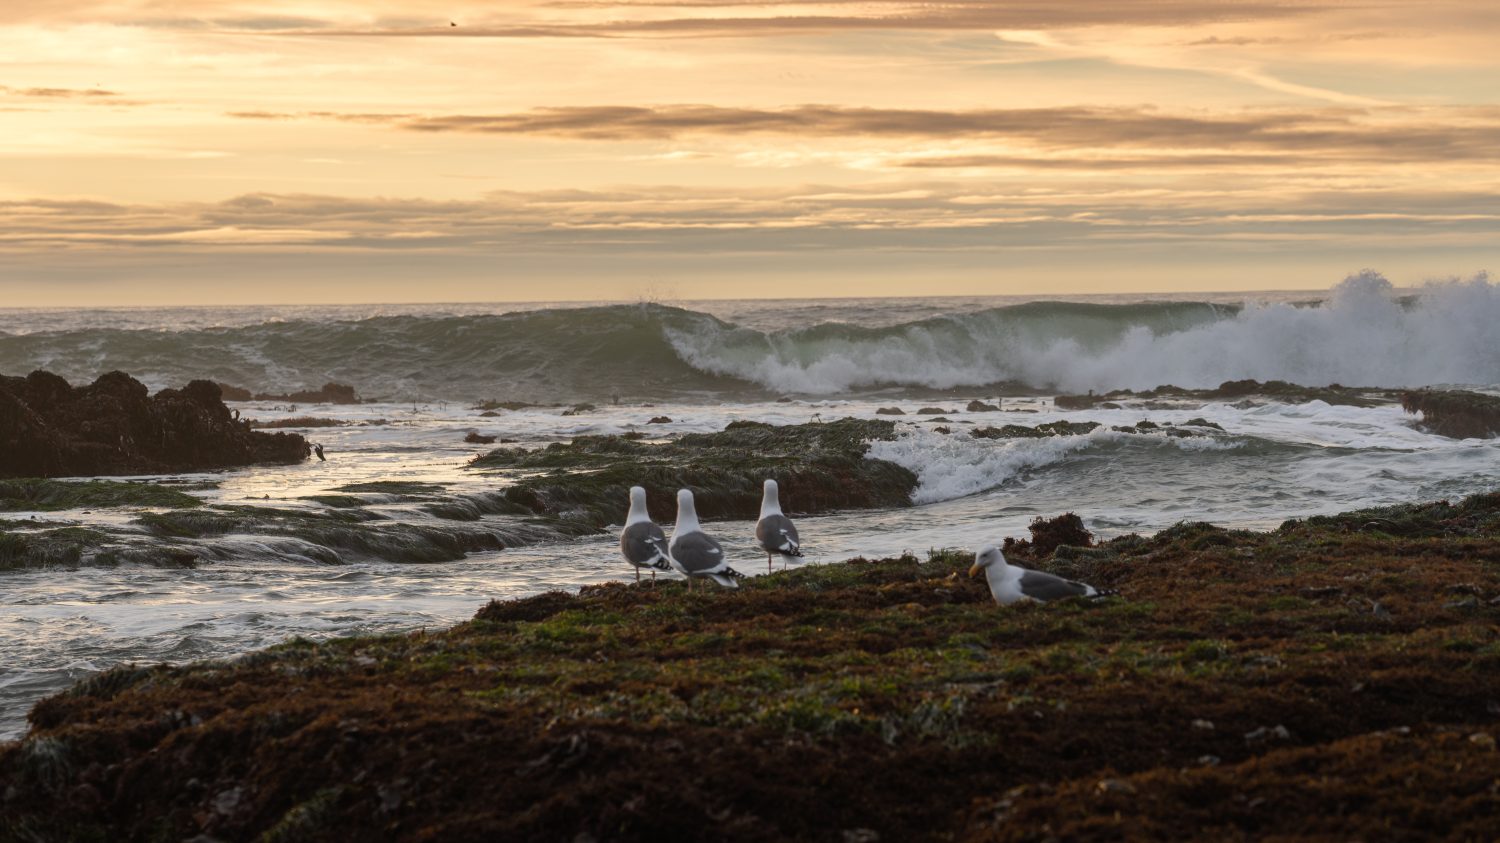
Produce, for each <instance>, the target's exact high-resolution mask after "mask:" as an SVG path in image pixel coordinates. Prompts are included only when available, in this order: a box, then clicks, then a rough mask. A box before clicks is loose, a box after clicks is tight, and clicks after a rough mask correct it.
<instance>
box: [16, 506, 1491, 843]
mask: <svg viewBox="0 0 1500 843" xmlns="http://www.w3.org/2000/svg"><path fill="white" fill-rule="evenodd" d="M1034 549H1035V548H1033V550H1034ZM1063 551H1064V548H1063V547H1059V548H1058V549H1057V551H1056V554H1055V557H1056V558H1051V559H1040V560H1038V561H1037V562H1035V563H1034V564H1037V565H1040V566H1044V567H1045V566H1049V565H1054V564H1059V563H1060V562H1061V561H1064V560H1061V557H1063V555H1064V554H1063ZM1073 551H1076V549H1073ZM1093 551H1094V552H1091V553H1089V554H1088V555H1087V556H1086V557H1080V556H1079V555H1078V554H1077V553H1076V552H1070V553H1069V554H1068V558H1067V559H1066V560H1065V561H1066V563H1067V564H1069V565H1071V566H1074V567H1073V569H1072V570H1078V568H1077V566H1079V565H1085V566H1086V570H1084V571H1081V573H1086V574H1087V575H1088V576H1089V577H1091V578H1092V579H1093V581H1094V582H1096V583H1097V584H1098V585H1101V586H1106V587H1111V588H1118V589H1120V590H1122V591H1123V592H1125V595H1126V599H1110V600H1107V601H1103V602H1099V603H1080V602H1071V603H1062V604H1052V605H1047V606H1040V605H1037V606H1021V607H1012V608H1009V609H1000V608H998V607H996V606H995V605H994V604H993V603H991V602H990V600H989V597H988V594H987V592H986V591H985V589H984V587H983V585H982V584H981V583H980V582H978V581H975V580H969V579H968V578H966V577H964V576H962V571H963V570H964V568H965V567H966V566H967V564H968V562H969V559H968V557H967V555H966V554H963V553H956V552H953V553H946V552H940V553H937V554H934V556H933V558H931V559H930V560H925V561H923V560H918V559H917V558H914V557H903V558H899V559H888V560H883V561H878V562H867V561H864V560H855V561H852V562H850V563H849V564H843V565H829V566H823V567H809V568H802V569H798V570H793V571H791V572H787V573H781V574H777V575H775V576H771V577H765V578H758V579H755V580H752V581H750V582H747V583H746V585H745V587H744V588H743V589H742V590H740V591H724V590H704V591H700V592H699V593H697V594H693V595H689V594H687V593H686V592H685V590H684V589H683V587H682V586H681V585H680V584H678V583H676V582H663V583H661V584H660V585H659V586H658V587H657V588H654V589H653V588H651V587H649V586H625V585H610V586H603V587H596V588H587V589H584V590H583V591H582V592H581V593H580V594H578V595H569V594H564V593H560V592H554V593H549V594H544V595H541V596H538V597H533V598H530V599H527V600H520V601H514V602H505V603H491V604H489V605H488V606H486V607H485V608H484V609H483V610H481V611H480V612H479V614H478V616H477V617H476V618H475V620H473V621H472V622H469V623H466V624H462V625H460V626H457V627H455V628H453V629H451V630H447V631H442V632H435V633H429V634H424V633H413V634H411V635H404V636H386V637H379V638H353V639H343V640H337V641H332V642H329V643H327V644H322V645H315V644H312V643H309V642H304V641H293V642H290V643H288V644H285V645H282V646H280V647H276V648H273V649H271V650H267V651H263V652H259V653H254V654H251V655H249V656H246V657H244V658H241V659H238V660H236V661H233V662H228V663H202V664H197V665H191V666H188V667H183V668H166V667H135V666H125V667H120V668H116V669H114V670H111V671H109V672H107V673H104V674H101V675H99V676H96V677H94V678H92V679H90V680H87V681H85V682H83V683H81V684H79V685H77V686H75V687H74V688H73V689H72V690H71V691H69V692H67V693H65V694H62V695H59V696H56V697H53V698H51V699H48V700H46V701H44V702H43V703H41V704H39V705H38V706H37V707H36V709H35V710H34V711H33V712H32V723H33V727H32V731H31V733H30V735H29V736H28V737H27V739H26V740H25V741H23V742H19V743H13V744H9V745H6V746H4V747H0V799H3V802H0V839H7V840H8V839H26V840H31V839H48V840H52V839H55V840H73V839H111V840H114V839H122V840H123V839H131V840H135V839H170V840H183V839H189V838H192V837H194V836H196V835H199V834H207V835H209V836H210V837H211V838H213V839H221V840H254V839H263V840H314V841H325V840H326V841H334V840H350V839H370V840H376V839H379V840H489V839H505V840H550V841H556V840H585V839H596V840H642V841H645V840H668V839H670V840H700V839H701V840H709V839H712V840H736V841H739V840H746V841H750V840H754V841H771V840H787V839H797V840H835V841H837V840H840V839H867V840H868V839H875V838H874V837H872V836H870V834H868V833H865V832H861V831H859V830H861V829H868V830H870V831H871V832H873V833H875V834H878V835H879V839H881V840H952V839H959V840H1005V841H1009V840H1042V839H1048V838H1054V839H1066V840H1119V839H1131V840H1135V839H1185V838H1190V837H1192V838H1197V839H1242V838H1246V837H1253V838H1265V837H1276V838H1278V839H1314V838H1316V839H1330V838H1337V839H1367V840H1376V839H1380V840H1388V839H1415V838H1418V837H1420V838H1423V839H1432V838H1442V839H1470V840H1481V839H1495V838H1496V837H1497V835H1500V791H1497V788H1496V786H1495V782H1496V781H1497V780H1500V752H1497V751H1496V748H1495V739H1496V737H1497V724H1496V718H1495V714H1494V713H1493V708H1494V705H1495V701H1496V700H1500V637H1497V633H1496V625H1497V621H1500V604H1497V603H1496V598H1497V597H1500V493H1492V494H1488V495H1481V496H1476V497H1473V498H1470V499H1468V500H1466V501H1464V502H1462V503H1460V504H1457V505H1450V504H1447V503H1437V504H1425V505H1418V506H1405V507H1390V508H1385V509H1379V510H1365V511H1361V512H1354V513H1349V514H1347V515H1342V516H1335V517H1326V518H1311V519H1307V520H1305V521H1291V522H1288V523H1287V524H1285V525H1283V526H1282V527H1281V528H1280V529H1278V530H1276V531H1273V532H1269V533H1250V532H1241V531H1226V530H1221V529H1218V528H1215V527H1213V526H1211V525H1208V524H1181V525H1178V526H1176V527H1174V528H1172V529H1169V530H1165V531H1163V532H1161V533H1159V534H1157V535H1156V536H1153V537H1149V538H1143V537H1139V536H1126V537H1122V538H1119V539H1115V540H1113V541H1110V542H1107V543H1105V544H1104V545H1103V546H1102V548H1098V549H1093ZM845 832H848V833H849V836H847V837H846V836H845Z"/></svg>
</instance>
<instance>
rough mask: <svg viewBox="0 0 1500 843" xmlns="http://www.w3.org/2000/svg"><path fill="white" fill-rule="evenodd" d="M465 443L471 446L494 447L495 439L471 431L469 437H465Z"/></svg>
mask: <svg viewBox="0 0 1500 843" xmlns="http://www.w3.org/2000/svg"><path fill="white" fill-rule="evenodd" d="M464 441H465V442H468V443H469V444H470V445H492V444H494V442H495V437H493V436H485V435H484V434H482V433H480V432H478V431H475V430H471V431H469V435H468V436H465V437H464Z"/></svg>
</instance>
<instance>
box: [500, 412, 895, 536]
mask: <svg viewBox="0 0 1500 843" xmlns="http://www.w3.org/2000/svg"><path fill="white" fill-rule="evenodd" d="M895 436H896V432H895V424H894V423H893V422H889V421H884V420H861V419H852V418H851V419H841V420H839V421H834V422H827V423H812V424H801V425H785V426H779V427H778V426H773V425H769V424H762V423H760V422H748V421H741V422H732V423H731V424H730V425H729V426H728V427H726V428H725V429H724V430H723V431H721V432H719V433H691V434H687V435H684V436H681V437H678V438H676V439H674V440H671V441H669V442H662V443H657V444H649V443H645V442H641V441H639V440H632V439H627V438H624V437H621V436H580V437H578V438H576V439H574V440H573V441H572V442H569V443H556V444H553V445H549V446H548V447H546V448H542V449H539V450H534V451H527V450H524V449H514V448H501V449H499V450H496V451H492V452H490V453H489V454H486V455H484V456H481V457H479V458H477V459H475V460H474V462H473V465H474V466H475V467H476V468H492V469H519V470H523V471H526V472H536V471H537V470H547V471H548V473H547V474H545V475H541V476H535V475H532V476H526V477H522V478H520V479H518V480H517V481H516V483H515V484H514V485H511V486H509V487H507V488H506V490H505V495H506V496H507V497H508V498H509V499H510V500H511V501H513V502H515V503H516V504H519V505H520V506H522V507H524V508H526V509H527V510H529V511H531V512H533V513H536V514H538V515H551V516H559V517H564V518H573V519H579V520H583V521H585V522H587V523H590V524H593V525H595V526H598V527H603V526H605V525H607V524H618V523H619V522H620V520H621V518H622V517H623V516H624V513H625V508H626V502H627V500H628V493H629V489H630V487H631V486H644V487H645V488H646V500H647V505H648V507H649V509H650V510H651V514H652V516H653V517H655V518H656V519H657V520H658V521H662V522H668V523H670V522H671V521H672V520H673V518H674V517H675V512H676V493H677V490H678V489H679V488H683V487H687V488H690V489H692V490H693V491H694V493H695V494H696V496H697V503H698V514H699V515H701V516H703V517H704V518H754V517H756V516H757V515H758V514H759V512H760V498H761V484H762V482H763V481H765V480H766V479H767V478H773V479H775V480H776V481H777V483H779V484H780V485H781V500H782V504H783V506H786V507H787V508H788V510H789V511H790V512H794V513H804V514H811V513H817V512H827V511H829V510H835V509H867V508H875V507H896V506H910V505H911V493H912V491H913V490H914V489H916V486H917V478H916V475H914V474H912V472H911V471H909V470H908V469H905V468H903V467H901V466H899V465H896V464H895V463H892V462H887V461H885V460H876V459H870V458H868V457H866V456H865V452H866V451H867V450H868V449H869V443H870V442H871V441H872V440H876V439H893V438H895Z"/></svg>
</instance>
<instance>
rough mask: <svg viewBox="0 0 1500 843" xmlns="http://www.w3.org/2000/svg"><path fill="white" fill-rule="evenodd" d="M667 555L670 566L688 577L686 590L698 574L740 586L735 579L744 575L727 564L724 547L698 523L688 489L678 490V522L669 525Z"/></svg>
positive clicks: (719, 582) (694, 506)
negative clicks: (670, 531) (670, 562)
mask: <svg viewBox="0 0 1500 843" xmlns="http://www.w3.org/2000/svg"><path fill="white" fill-rule="evenodd" d="M667 555H668V556H669V557H670V558H671V560H672V567H674V568H676V569H677V570H678V571H680V572H682V574H683V575H684V576H686V577H687V578H688V589H689V590H691V589H692V587H693V580H694V579H696V578H698V577H708V578H709V579H711V580H713V581H714V582H716V583H718V584H719V585H722V586H724V587H726V588H739V587H740V584H739V583H738V582H735V580H739V579H743V578H744V576H745V575H744V574H741V573H740V572H739V571H736V570H735V569H733V568H731V567H729V564H728V563H727V562H725V561H724V548H723V547H721V546H720V545H719V543H718V542H717V541H714V539H713V537H712V536H710V535H709V534H707V533H705V532H703V528H702V527H701V526H699V524H698V508H697V506H696V505H694V503H693V493H692V491H690V490H688V489H679V490H678V491H677V525H676V526H675V527H673V528H672V541H671V543H670V544H668V545H667Z"/></svg>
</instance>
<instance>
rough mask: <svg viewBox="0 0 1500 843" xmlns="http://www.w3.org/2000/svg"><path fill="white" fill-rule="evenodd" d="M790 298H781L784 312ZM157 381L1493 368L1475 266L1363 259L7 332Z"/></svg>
mask: <svg viewBox="0 0 1500 843" xmlns="http://www.w3.org/2000/svg"><path fill="white" fill-rule="evenodd" d="M794 312H796V309H795V308H791V307H790V306H789V310H788V315H789V316H790V315H791V314H792V313H794ZM38 368H45V369H50V370H52V371H55V372H57V373H58V374H61V375H63V376H64V377H66V378H68V379H69V380H72V381H75V382H78V381H88V380H92V379H93V378H95V377H97V376H98V375H99V374H101V373H103V372H107V371H110V370H114V369H121V370H124V371H127V372H130V373H131V374H133V375H135V376H136V377H138V378H140V379H141V380H142V381H144V382H146V383H147V384H149V385H151V386H153V387H157V388H160V387H165V386H177V385H181V384H182V383H184V382H186V381H187V380H190V379H193V378H211V379H213V380H218V381H221V382H224V383H230V384H234V385H236V386H242V387H246V388H248V389H251V390H252V391H257V392H273V393H274V392H286V391H294V390H297V389H302V388H309V387H318V386H321V385H322V384H324V383H326V382H329V381H336V382H339V383H345V384H349V385H352V386H354V387H355V388H356V389H357V390H358V391H359V392H360V393H361V394H362V395H364V396H365V397H366V398H380V399H385V400H391V401H402V400H417V399H420V400H437V399H441V400H454V401H470V400H478V399H485V398H499V399H504V400H520V401H534V402H572V401H579V400H588V401H604V400H608V399H609V398H611V397H612V396H619V397H620V398H621V399H623V400H627V401H641V400H677V401H688V402H691V401H697V400H720V399H724V398H731V399H738V400H765V399H766V398H768V397H773V396H775V395H779V394H785V393H800V394H809V395H837V394H842V393H848V392H852V391H858V390H866V389H876V388H888V387H897V388H901V387H906V388H912V389H949V388H955V387H983V386H988V385H992V384H1006V383H1020V384H1025V385H1028V386H1032V387H1035V388H1038V389H1055V390H1059V391H1068V392H1081V391H1083V390H1087V389H1095V390H1108V389H1116V388H1130V389H1149V388H1152V387H1155V386H1158V385H1161V384H1166V383H1171V384H1176V385H1178V386H1183V387H1212V386H1217V385H1218V384H1220V383H1222V382H1224V381H1227V380H1238V379H1242V378H1255V379H1257V380H1286V381H1292V382H1295V383H1302V384H1308V385H1314V386H1320V385H1324V384H1328V383H1343V384H1346V385H1350V386H1418V385H1427V384H1436V383H1466V384H1486V385H1488V384H1495V383H1497V382H1500V289H1497V288H1496V286H1495V285H1493V284H1491V282H1490V280H1489V279H1488V277H1486V276H1484V275H1482V274H1481V275H1479V276H1476V277H1475V278H1473V279H1471V280H1468V281H1452V282H1446V283H1439V284H1430V285H1428V286H1427V287H1426V288H1424V289H1423V290H1422V291H1421V292H1420V293H1419V294H1418V295H1416V296H1413V297H1407V298H1398V297H1396V296H1395V295H1394V291H1393V289H1392V287H1391V285H1390V283H1389V282H1388V281H1386V280H1385V279H1384V278H1382V277H1381V276H1379V275H1378V274H1376V273H1373V272H1365V273H1361V274H1360V275H1357V276H1353V277H1351V278H1349V279H1347V280H1345V281H1344V282H1343V283H1341V284H1339V285H1338V286H1337V287H1335V288H1334V289H1333V290H1332V292H1331V293H1330V294H1329V296H1328V297H1327V299H1326V300H1325V301H1323V302H1321V303H1318V304H1314V305H1292V304H1269V305H1258V304H1245V305H1243V306H1223V305H1214V304H1208V303H1203V302H1158V303H1143V304H1131V305H1105V304H1084V303H1078V302H1059V301H1048V302H1032V303H1028V304H1022V305H1014V306H1007V307H996V308H991V309H987V310H980V311H977V312H973V313H960V314H952V315H947V316H938V317H932V318H927V319H922V320H919V321H914V322H907V323H904V324H899V325H894V326H889V327H879V328H873V327H866V326H861V325H857V324H847V323H843V322H824V323H820V324H817V325H812V326H808V327H793V328H787V329H783V330H779V331H758V330H753V329H750V328H746V327H743V326H739V325H735V324H732V323H730V322H726V321H724V320H722V319H719V318H716V317H714V316H712V315H709V314H706V313H697V312H694V311H690V310H684V309H681V308H676V307H669V306H665V305H659V304H637V305H612V306H599V307H580V308H559V309H553V310H538V311H530V312H523V313H508V314H498V315H463V316H409V315H408V316H380V317H374V318H368V319H359V320H336V321H312V320H292V321H279V322H266V323H263V324H257V325H250V326H244V327H225V328H203V329H193V330H182V331H148V330H123V329H117V328H115V329H111V328H98V327H87V328H84V327H80V328H78V329H75V330H54V331H43V332H36V333H28V334H17V335H11V334H5V333H3V332H0V372H4V373H7V374H25V373H26V372H29V371H31V370H33V369H38Z"/></svg>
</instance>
